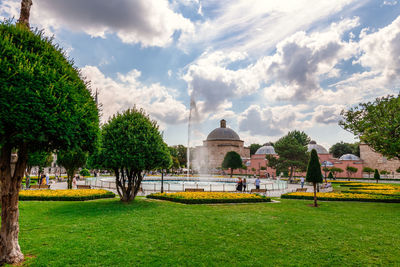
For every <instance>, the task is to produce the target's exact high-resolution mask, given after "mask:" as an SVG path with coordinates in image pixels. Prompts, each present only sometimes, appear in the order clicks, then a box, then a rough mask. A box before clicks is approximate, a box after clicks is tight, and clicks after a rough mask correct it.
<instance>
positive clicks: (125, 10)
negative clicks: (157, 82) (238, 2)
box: [0, 0, 194, 46]
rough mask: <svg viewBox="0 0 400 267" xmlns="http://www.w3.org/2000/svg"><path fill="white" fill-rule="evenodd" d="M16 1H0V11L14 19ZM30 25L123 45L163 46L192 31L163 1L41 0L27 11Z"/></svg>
mask: <svg viewBox="0 0 400 267" xmlns="http://www.w3.org/2000/svg"><path fill="white" fill-rule="evenodd" d="M16 3H18V4H19V3H20V1H17V0H4V1H3V3H1V4H0V8H1V9H3V8H4V9H5V11H4V12H5V13H8V14H9V15H10V16H15V17H18V14H19V8H18V9H15V6H17V4H16ZM31 24H32V25H39V27H40V28H45V29H46V30H47V31H50V32H52V31H53V30H57V29H59V28H61V27H67V28H69V29H70V30H73V31H83V32H85V33H87V34H89V35H91V36H92V37H102V38H104V37H106V35H107V34H108V33H116V34H117V36H118V37H119V38H120V39H121V40H122V41H123V42H125V43H140V44H141V45H142V46H166V45H169V44H170V43H171V42H172V41H173V34H174V33H175V32H176V31H182V32H191V31H193V29H194V28H193V24H192V22H191V21H190V20H189V19H187V18H184V17H183V16H182V15H181V14H179V13H176V12H174V11H173V10H172V8H171V7H170V5H169V3H168V1H167V0H136V1H131V0H113V1H108V0H85V1H81V0H68V1H64V0H41V1H34V2H33V5H32V8H31Z"/></svg>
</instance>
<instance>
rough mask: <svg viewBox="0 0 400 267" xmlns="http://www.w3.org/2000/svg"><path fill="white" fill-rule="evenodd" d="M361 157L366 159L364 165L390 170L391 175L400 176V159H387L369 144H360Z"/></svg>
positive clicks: (380, 169)
mask: <svg viewBox="0 0 400 267" xmlns="http://www.w3.org/2000/svg"><path fill="white" fill-rule="evenodd" d="M360 158H361V159H362V160H363V161H364V167H370V168H372V169H378V170H379V171H383V170H385V171H388V172H390V175H389V177H390V178H392V177H398V178H399V177H400V174H398V173H396V170H397V169H398V168H400V160H399V159H387V158H386V157H384V156H382V154H380V153H378V152H375V151H374V150H372V148H371V147H370V146H368V145H367V144H363V143H361V144H360Z"/></svg>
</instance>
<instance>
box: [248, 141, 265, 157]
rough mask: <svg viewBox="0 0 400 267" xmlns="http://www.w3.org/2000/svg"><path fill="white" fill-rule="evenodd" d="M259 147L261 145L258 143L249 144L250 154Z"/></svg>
mask: <svg viewBox="0 0 400 267" xmlns="http://www.w3.org/2000/svg"><path fill="white" fill-rule="evenodd" d="M260 147H262V145H260V144H251V145H250V147H249V148H250V156H251V155H254V154H255V153H256V152H257V150H258V149H259V148H260Z"/></svg>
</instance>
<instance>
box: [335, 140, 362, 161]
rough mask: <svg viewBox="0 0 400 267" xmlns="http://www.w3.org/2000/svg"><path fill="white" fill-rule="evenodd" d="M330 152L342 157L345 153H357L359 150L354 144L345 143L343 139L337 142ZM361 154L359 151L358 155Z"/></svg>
mask: <svg viewBox="0 0 400 267" xmlns="http://www.w3.org/2000/svg"><path fill="white" fill-rule="evenodd" d="M357 147H358V145H357ZM329 153H331V154H332V155H333V157H335V158H340V157H341V156H342V155H344V154H355V153H357V151H356V149H355V145H354V144H350V143H344V142H343V141H340V142H339V143H336V144H334V145H333V146H331V147H330V148H329ZM359 154H360V153H359V152H358V155H359Z"/></svg>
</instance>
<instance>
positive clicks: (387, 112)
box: [339, 95, 400, 158]
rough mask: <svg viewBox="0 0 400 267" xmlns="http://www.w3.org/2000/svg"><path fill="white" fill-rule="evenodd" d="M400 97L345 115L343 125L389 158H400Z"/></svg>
mask: <svg viewBox="0 0 400 267" xmlns="http://www.w3.org/2000/svg"><path fill="white" fill-rule="evenodd" d="M399 110H400V95H398V96H397V97H396V96H391V95H389V96H386V97H380V98H379V97H378V98H376V99H375V101H374V102H368V103H360V104H359V105H358V106H357V107H355V108H351V109H349V110H348V111H344V110H343V111H342V113H341V115H342V116H343V119H342V120H341V121H340V122H339V125H340V126H341V127H343V128H344V129H345V130H348V131H349V132H352V133H353V134H355V135H357V136H358V137H359V138H360V140H361V141H362V142H364V143H366V144H368V145H369V146H371V147H372V148H373V149H374V150H375V151H377V152H379V153H381V154H382V155H384V156H386V157H388V158H394V157H397V158H399V157H400V131H399V125H400V112H399Z"/></svg>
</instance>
